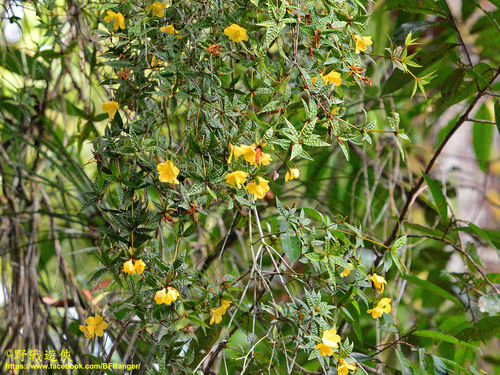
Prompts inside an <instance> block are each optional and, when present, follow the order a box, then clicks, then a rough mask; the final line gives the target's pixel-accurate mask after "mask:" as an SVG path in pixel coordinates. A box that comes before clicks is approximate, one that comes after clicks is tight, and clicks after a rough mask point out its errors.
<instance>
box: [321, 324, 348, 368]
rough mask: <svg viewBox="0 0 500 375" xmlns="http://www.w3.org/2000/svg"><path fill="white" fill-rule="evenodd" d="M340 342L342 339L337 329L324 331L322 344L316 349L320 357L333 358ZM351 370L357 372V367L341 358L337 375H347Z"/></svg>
mask: <svg viewBox="0 0 500 375" xmlns="http://www.w3.org/2000/svg"><path fill="white" fill-rule="evenodd" d="M340 340H341V338H340V336H339V335H338V334H337V330H336V329H335V328H331V329H329V330H326V331H323V337H322V338H321V342H320V343H319V344H318V345H316V347H315V349H318V350H319V355H320V356H322V357H325V356H333V354H334V350H333V349H335V348H338V343H339V342H340ZM350 370H356V366H355V365H351V364H349V363H347V361H346V360H345V359H344V358H339V359H338V367H337V373H338V374H339V375H347V374H348V373H349V371H350Z"/></svg>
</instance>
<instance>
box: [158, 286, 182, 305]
mask: <svg viewBox="0 0 500 375" xmlns="http://www.w3.org/2000/svg"><path fill="white" fill-rule="evenodd" d="M179 295H180V294H179V292H178V290H177V289H175V288H172V287H170V286H169V287H167V288H163V289H162V290H159V291H157V292H156V294H155V301H156V303H157V304H158V305H161V304H162V303H164V304H165V305H170V304H171V303H172V302H174V301H175V300H176V299H177V298H179Z"/></svg>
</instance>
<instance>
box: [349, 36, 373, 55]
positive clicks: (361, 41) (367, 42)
mask: <svg viewBox="0 0 500 375" xmlns="http://www.w3.org/2000/svg"><path fill="white" fill-rule="evenodd" d="M354 41H355V42H356V51H355V52H356V53H357V54H358V55H359V54H360V53H361V52H366V48H367V46H371V45H372V44H373V42H372V37H371V36H363V37H361V36H359V35H354Z"/></svg>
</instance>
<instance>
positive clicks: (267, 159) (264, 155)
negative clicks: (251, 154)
mask: <svg viewBox="0 0 500 375" xmlns="http://www.w3.org/2000/svg"><path fill="white" fill-rule="evenodd" d="M259 151H260V149H258V151H257V156H258V155H259ZM261 154H262V156H261V157H260V164H262V165H269V163H270V162H271V160H272V159H271V155H270V154H268V153H266V152H261ZM255 160H256V161H257V158H256V159H255ZM257 164H258V163H257Z"/></svg>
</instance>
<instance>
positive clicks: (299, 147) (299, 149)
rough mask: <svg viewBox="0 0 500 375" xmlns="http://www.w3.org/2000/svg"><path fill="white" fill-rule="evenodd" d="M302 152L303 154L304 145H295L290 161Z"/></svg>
mask: <svg viewBox="0 0 500 375" xmlns="http://www.w3.org/2000/svg"><path fill="white" fill-rule="evenodd" d="M301 152H302V145H301V144H300V143H296V144H294V145H293V147H292V155H291V156H290V160H293V159H294V158H295V157H296V156H297V155H299V154H300V153H301Z"/></svg>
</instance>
